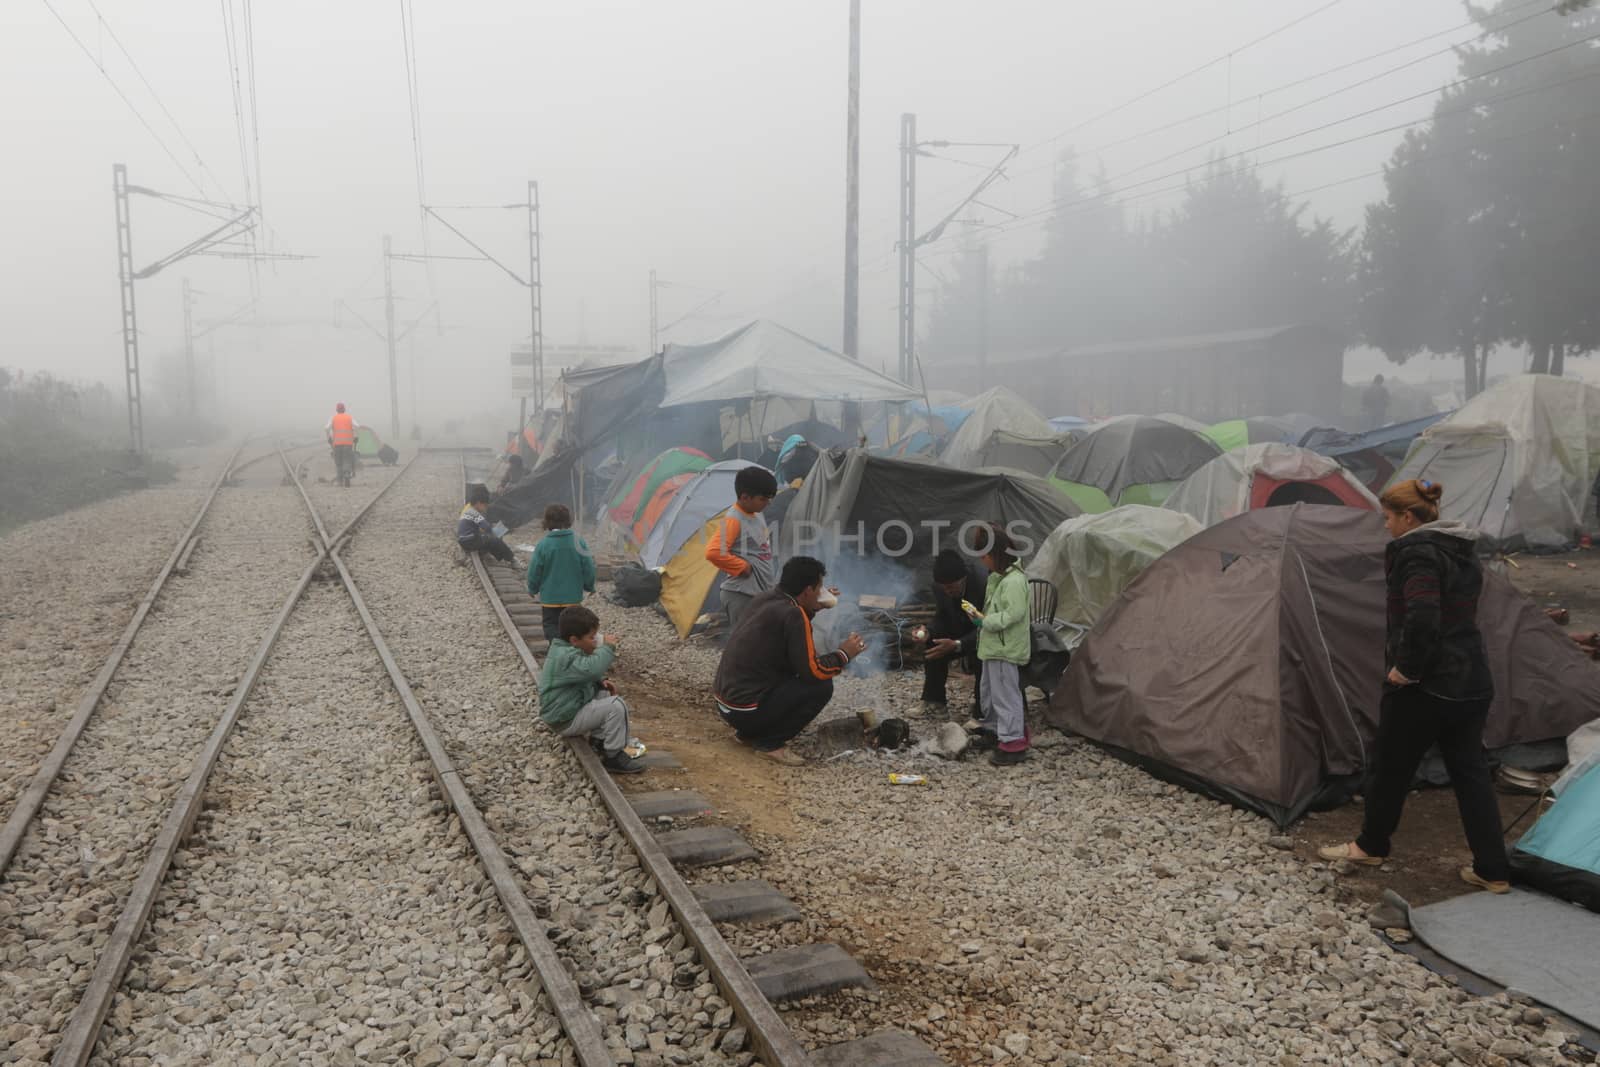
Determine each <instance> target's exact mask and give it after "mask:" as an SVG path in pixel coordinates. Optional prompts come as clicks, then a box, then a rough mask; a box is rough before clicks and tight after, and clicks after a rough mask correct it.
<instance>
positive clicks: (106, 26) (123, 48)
mask: <svg viewBox="0 0 1600 1067" xmlns="http://www.w3.org/2000/svg"><path fill="white" fill-rule="evenodd" d="M87 3H88V4H89V10H90V11H93V12H94V17H95V18H96V19H97V20H98V21H99V23H100V28H101V29H102V30H103V31H104V32H105V34H106V36H107V37H110V38H111V43H112V44H114V45H116V46H117V51H119V52H121V53H122V58H123V59H126V60H127V61H128V66H130V67H132V68H133V73H134V74H135V75H136V76H137V77H138V79H139V81H140V82H141V83H143V85H144V87H145V91H146V92H148V93H149V94H150V99H152V100H154V101H155V103H156V107H158V108H160V109H161V113H162V114H163V115H165V116H166V117H167V121H168V122H169V123H171V124H172V128H173V130H174V131H175V132H176V133H177V135H178V139H179V140H181V141H182V142H183V146H184V147H185V148H187V149H188V150H189V154H190V155H192V156H194V161H195V165H196V166H198V167H199V168H200V171H201V173H202V174H204V175H205V176H206V177H208V178H210V179H211V181H212V183H213V184H215V185H216V187H217V192H219V193H221V194H222V195H223V196H227V195H228V190H227V189H226V188H225V187H224V186H223V184H222V179H220V178H218V177H217V176H216V174H215V173H213V172H212V170H211V168H210V167H208V166H206V161H205V160H204V159H203V158H202V157H201V155H200V150H199V149H198V148H196V147H195V146H194V142H193V141H191V140H190V139H189V135H188V134H187V133H185V132H184V129H183V127H182V126H181V125H180V124H179V123H178V119H177V116H175V115H173V113H172V110H171V109H170V108H168V107H167V105H166V102H165V101H164V100H162V99H161V94H160V93H158V92H156V87H155V86H154V85H151V84H150V79H149V78H147V77H145V74H144V71H143V70H142V69H140V67H139V62H138V60H136V59H134V58H133V53H132V52H129V51H128V47H127V45H125V44H123V43H122V38H121V37H118V36H117V31H116V29H115V28H114V27H113V26H112V25H111V23H109V22H107V21H106V17H105V16H104V15H103V14H101V13H100V8H99V7H98V6H96V5H95V2H94V0H87Z"/></svg>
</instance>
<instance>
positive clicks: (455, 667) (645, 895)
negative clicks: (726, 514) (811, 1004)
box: [345, 455, 751, 1067]
mask: <svg viewBox="0 0 1600 1067" xmlns="http://www.w3.org/2000/svg"><path fill="white" fill-rule="evenodd" d="M460 498H461V476H460V468H459V465H458V461H457V460H456V458H455V457H454V456H444V455H440V456H425V457H423V459H422V460H420V461H419V462H418V465H417V468H416V469H414V470H413V471H412V473H411V474H409V475H407V477H406V480H405V481H404V482H402V483H401V484H400V485H398V486H396V487H395V489H394V490H393V491H392V492H391V493H390V494H389V496H387V497H385V498H384V499H383V501H381V502H380V503H379V505H378V506H377V508H376V509H374V512H373V514H372V516H371V517H370V518H369V519H368V521H367V523H366V524H365V525H364V526H363V529H362V532H360V533H359V534H358V535H357V536H356V537H355V539H354V542H353V544H352V545H351V547H350V549H349V550H348V551H347V552H346V553H345V557H346V559H347V560H348V561H349V563H350V567H351V570H352V572H353V573H354V574H355V577H356V581H357V582H358V583H359V584H360V586H361V588H362V591H363V595H364V596H365V597H366V598H367V600H368V602H369V604H370V606H371V608H372V610H373V612H374V613H375V614H376V616H377V618H378V621H379V625H380V626H381V627H382V628H383V631H384V634H385V636H386V638H387V639H388V641H389V643H390V646H391V647H392V649H393V650H394V654H395V658H396V659H397V660H398V661H399V663H400V666H401V669H402V670H404V671H406V672H407V676H408V677H409V678H411V679H412V681H413V684H414V685H415V686H416V692H417V698H418V700H419V701H420V702H421V703H422V705H423V706H424V708H425V709H426V710H427V712H428V714H429V715H430V716H431V717H432V718H433V720H434V723H435V725H436V727H437V729H438V730H439V732H440V734H441V736H442V737H443V738H444V740H445V744H446V745H447V747H448V748H449V750H450V752H451V755H452V756H453V758H455V759H456V760H457V761H458V762H459V764H460V765H461V767H462V768H463V772H462V773H463V775H464V777H465V780H466V784H467V786H468V787H469V788H470V789H471V791H472V794H473V796H474V797H475V798H476V799H477V801H478V803H479V805H480V807H481V808H482V809H483V811H484V815H485V817H486V819H487V820H488V821H489V823H490V825H491V827H492V828H493V829H494V830H495V832H496V834H497V836H498V837H499V839H500V842H501V845H502V847H503V848H504V849H505V851H506V854H507V856H508V857H509V858H510V859H511V861H512V862H513V864H515V865H516V866H517V867H518V868H519V869H520V870H521V872H522V874H523V875H524V876H525V879H526V880H525V882H524V885H523V889H524V892H526V893H527V895H528V897H529V899H530V900H532V901H533V902H534V904H535V907H536V908H538V909H539V910H540V911H541V913H542V914H546V915H548V917H549V921H550V923H551V925H552V926H553V927H555V932H554V935H553V936H554V941H555V944H556V947H557V950H558V951H559V952H560V954H561V955H562V957H563V959H564V961H565V962H566V963H567V966H568V968H569V970H570V971H571V972H572V973H573V975H574V977H575V978H576V980H577V982H578V984H579V987H580V989H581V991H582V992H583V994H584V997H585V1000H586V1001H587V1002H588V1003H589V1004H590V1005H591V1007H592V1008H593V1009H594V1011H595V1014H596V1016H597V1017H598V1019H599V1021H600V1024H601V1027H602V1031H603V1033H604V1034H605V1036H606V1040H607V1043H608V1044H609V1045H611V1047H612V1048H613V1051H614V1053H615V1054H616V1055H617V1057H618V1059H619V1061H620V1062H623V1063H633V1064H637V1065H639V1067H660V1065H663V1064H697V1065H698V1064H706V1065H711V1067H717V1065H722V1064H729V1063H731V1064H747V1063H749V1062H750V1061H751V1057H750V1054H749V1053H748V1052H744V1051H740V1045H741V1044H742V1042H741V1041H740V1040H739V1035H740V1034H741V1033H742V1031H739V1030H738V1029H737V1027H736V1025H735V1023H734V1021H733V1019H732V1015H733V1013H732V1009H731V1008H729V1007H728V1006H727V1005H726V1004H725V1003H724V1002H723V1001H722V999H721V997H720V996H719V995H718V994H717V990H716V988H715V986H714V985H713V984H712V983H711V980H710V978H709V975H708V972H707V971H706V970H705V968H704V967H703V966H702V965H701V963H700V961H699V960H698V959H697V957H696V953H695V952H694V950H693V949H692V948H688V947H685V941H684V936H683V933H682V931H681V930H680V929H679V928H678V926H677V923H676V922H675V920H674V919H673V918H672V916H671V915H670V913H669V910H668V908H667V905H666V903H665V901H663V900H662V899H661V897H660V895H659V894H658V893H657V891H656V888H655V886H654V883H653V882H652V880H651V879H649V878H647V877H646V876H645V875H644V873H643V872H642V871H641V870H640V869H639V866H638V859H637V857H636V856H635V855H634V853H633V852H632V850H631V849H630V848H629V847H628V845H627V843H626V840H625V839H624V838H623V836H622V834H621V833H620V832H619V831H618V830H617V829H616V828H615V826H614V825H613V824H612V822H611V820H610V818H609V816H608V815H607V814H606V812H605V809H604V807H603V806H602V805H601V802H600V800H599V797H598V796H597V795H596V794H595V792H594V790H593V788H592V787H591V786H590V785H589V784H588V782H587V779H585V778H584V777H583V773H582V771H581V770H580V768H579V767H578V765H577V763H576V761H574V760H573V759H572V757H571V756H570V754H569V753H568V752H567V751H566V749H565V746H564V745H563V744H562V743H561V742H560V741H559V740H558V739H557V738H555V737H554V736H553V735H552V734H551V733H550V732H549V731H548V730H546V728H545V727H544V726H543V725H542V724H541V723H540V722H539V721H538V718H537V712H536V709H535V705H534V686H533V684H532V679H530V678H529V677H528V676H527V674H526V673H525V671H524V670H523V668H522V665H521V661H520V660H519V659H518V658H517V656H516V654H515V652H514V651H513V649H512V647H511V645H510V642H509V640H508V638H507V637H506V634H505V632H504V631H503V630H502V629H501V628H500V624H499V622H498V621H497V620H496V618H495V616H494V614H493V612H492V610H491V608H490V605H489V603H488V600H487V597H486V594H485V593H484V591H483V589H482V587H481V586H480V585H479V583H478V580H477V577H476V576H475V575H474V573H473V571H472V569H471V568H470V567H469V566H464V565H462V564H460V563H458V562H457V556H458V553H457V552H456V550H455V547H454V540H453V536H452V531H453V523H454V519H455V516H456V513H457V512H458V511H459V509H460V504H459V503H458V501H459V500H460ZM520 539H521V538H519V537H512V538H511V540H512V541H513V542H516V541H519V540H520Z"/></svg>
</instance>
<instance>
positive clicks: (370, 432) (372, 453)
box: [356, 425, 383, 459]
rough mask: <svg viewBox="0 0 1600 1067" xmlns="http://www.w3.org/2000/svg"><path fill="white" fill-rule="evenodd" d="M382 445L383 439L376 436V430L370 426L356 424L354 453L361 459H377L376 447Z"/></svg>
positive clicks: (378, 447)
mask: <svg viewBox="0 0 1600 1067" xmlns="http://www.w3.org/2000/svg"><path fill="white" fill-rule="evenodd" d="M382 447H383V441H382V439H380V438H379V437H378V431H377V430H374V429H373V428H372V427H371V426H361V425H357V426H356V455H358V456H360V457H361V458H362V459H377V458H378V449H380V448H382Z"/></svg>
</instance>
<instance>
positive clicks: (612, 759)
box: [600, 752, 645, 774]
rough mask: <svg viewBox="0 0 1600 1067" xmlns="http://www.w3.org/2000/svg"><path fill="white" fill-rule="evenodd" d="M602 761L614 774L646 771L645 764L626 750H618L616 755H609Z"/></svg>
mask: <svg viewBox="0 0 1600 1067" xmlns="http://www.w3.org/2000/svg"><path fill="white" fill-rule="evenodd" d="M600 762H601V763H602V764H604V765H605V768H606V770H608V771H610V772H611V773H612V774H643V773H644V772H645V765H644V764H643V763H640V762H639V761H638V760H636V759H634V758H633V757H632V756H630V755H628V754H627V753H626V752H618V753H617V754H616V755H614V756H607V757H606V758H605V759H603V760H601V761H600Z"/></svg>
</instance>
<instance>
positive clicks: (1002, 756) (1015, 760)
mask: <svg viewBox="0 0 1600 1067" xmlns="http://www.w3.org/2000/svg"><path fill="white" fill-rule="evenodd" d="M1027 759H1028V750H1027V749H1025V748H1024V749H1021V750H1019V751H1017V752H1007V751H1006V750H1005V749H996V750H995V754H994V755H992V756H990V757H989V762H990V763H992V764H994V765H995V766H996V767H1015V766H1016V765H1017V764H1019V763H1025V762H1027Z"/></svg>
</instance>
